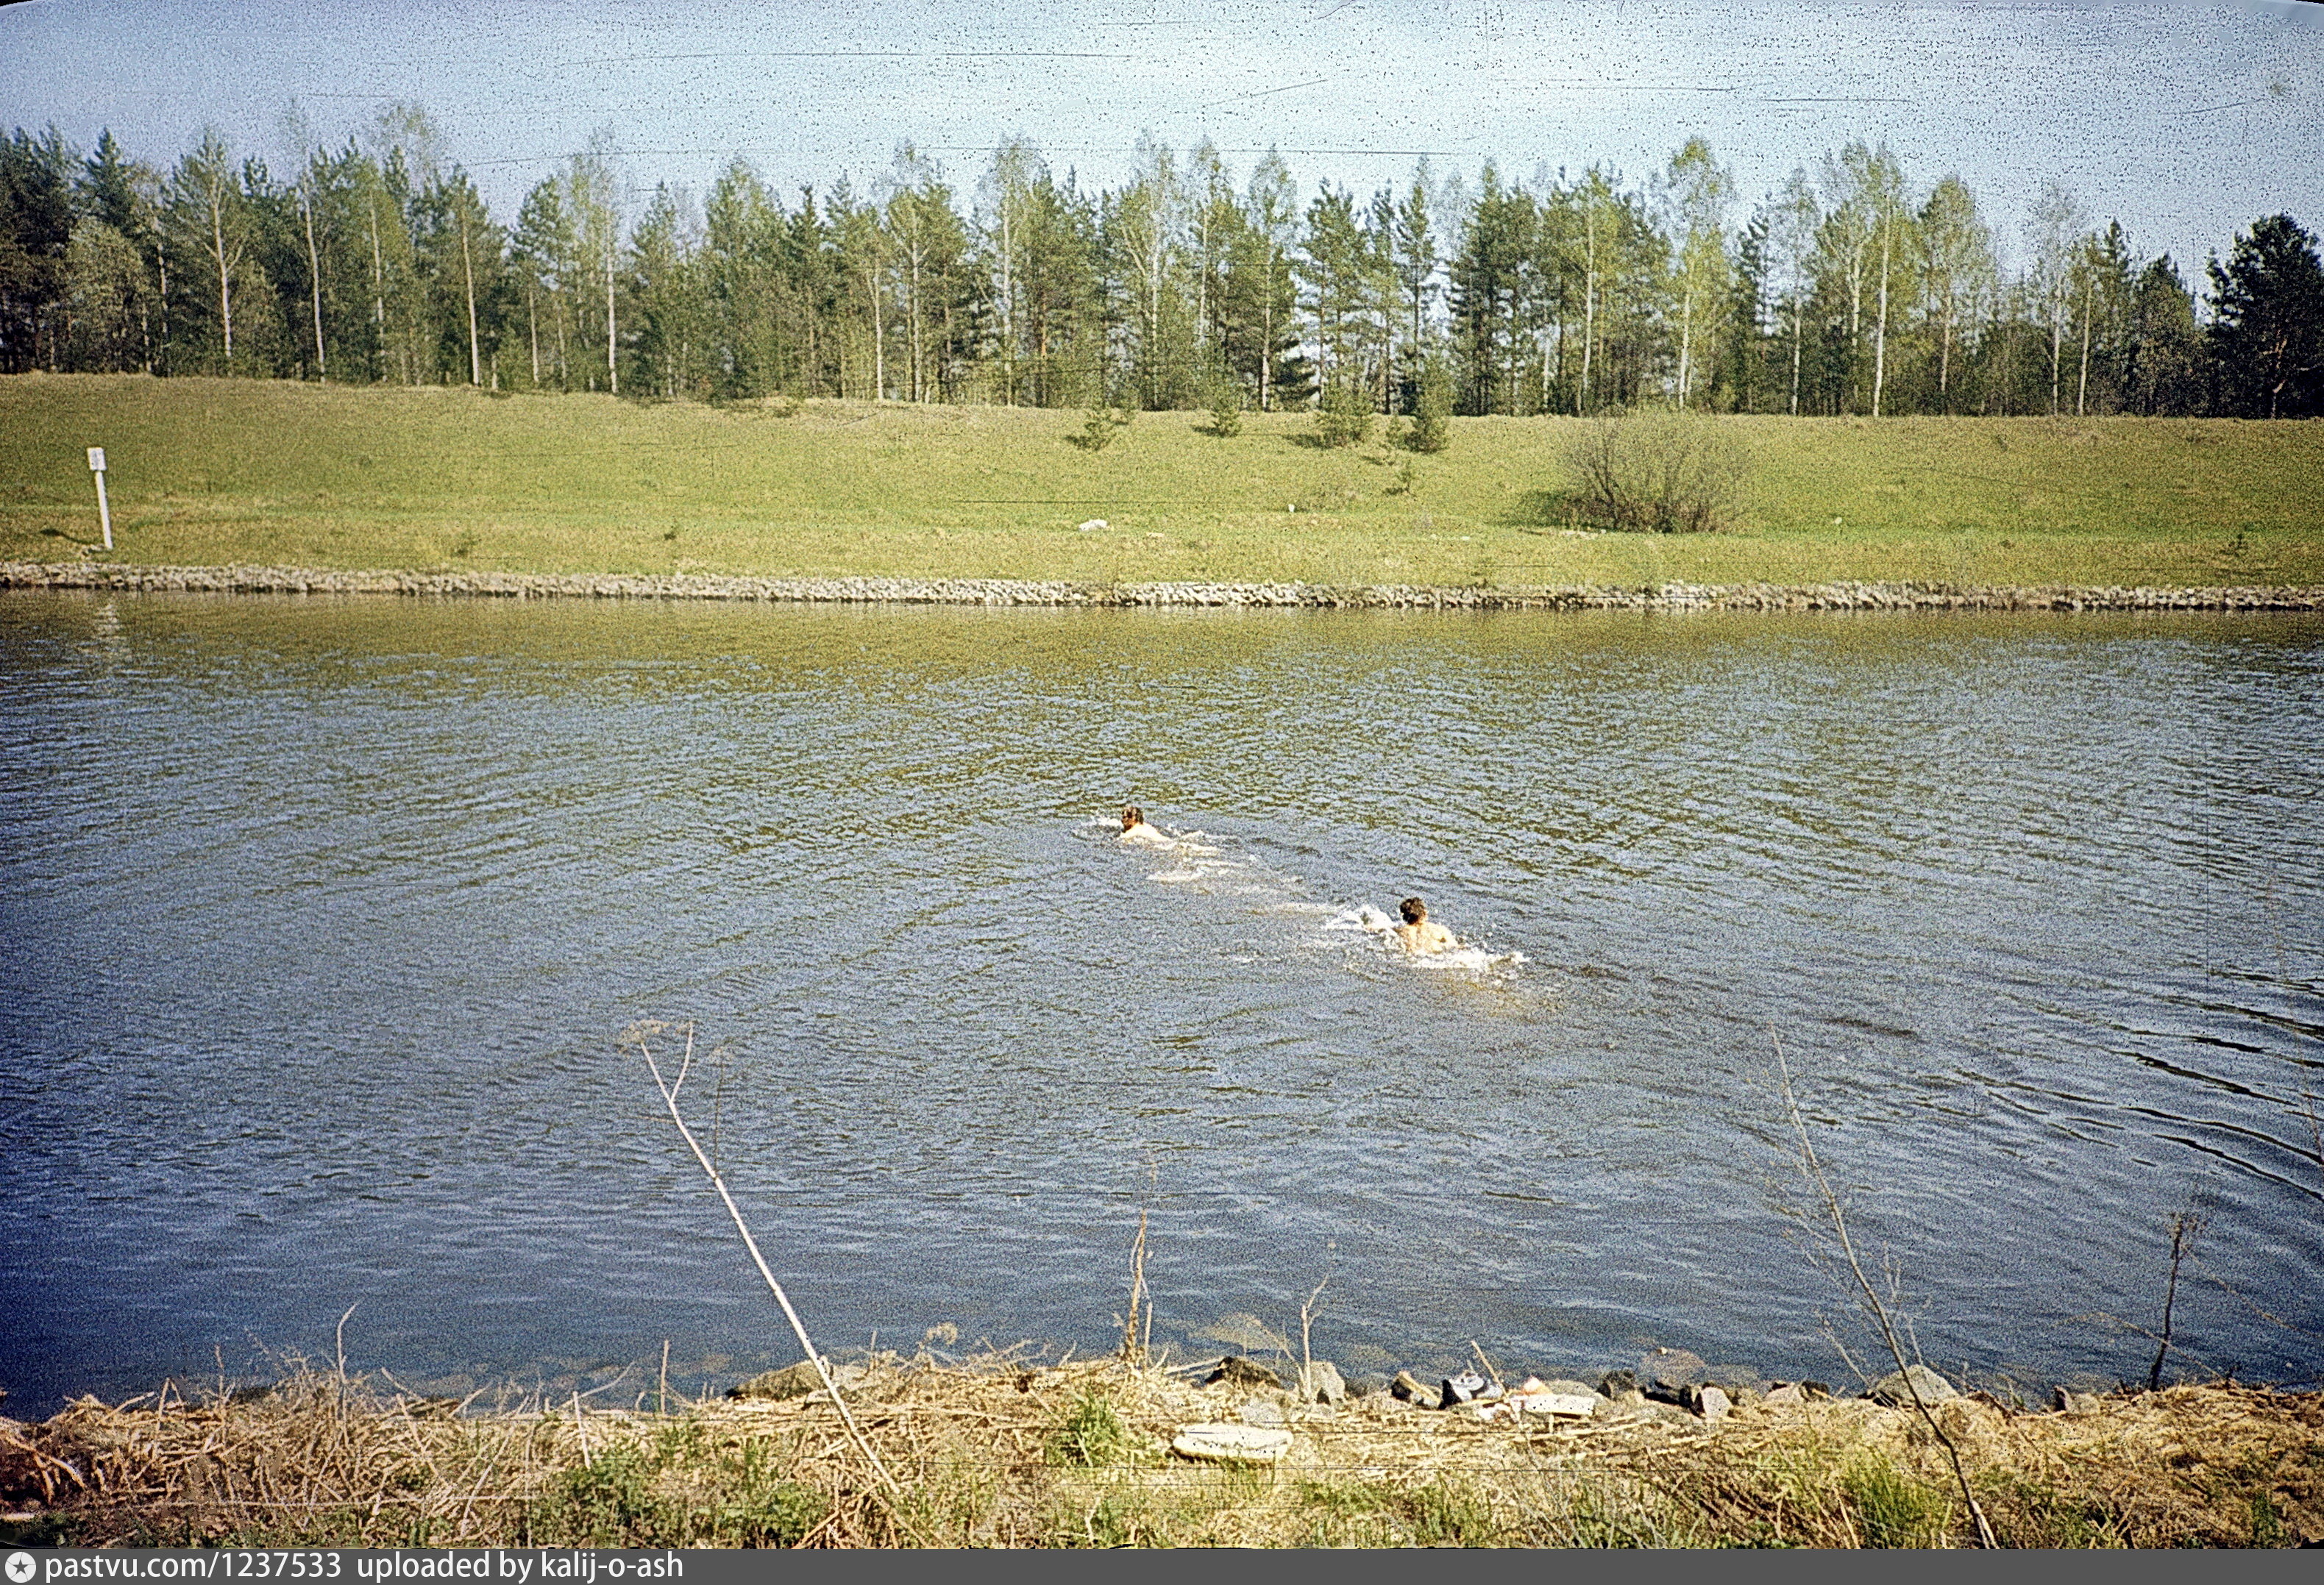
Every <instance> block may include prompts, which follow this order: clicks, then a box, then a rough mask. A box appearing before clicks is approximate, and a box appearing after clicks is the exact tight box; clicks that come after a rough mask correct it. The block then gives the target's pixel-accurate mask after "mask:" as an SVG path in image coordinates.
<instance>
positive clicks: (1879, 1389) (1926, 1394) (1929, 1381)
mask: <svg viewBox="0 0 2324 1585" xmlns="http://www.w3.org/2000/svg"><path fill="white" fill-rule="evenodd" d="M1908 1382H1909V1383H1910V1385H1909V1386H1908V1385H1907V1383H1908ZM1915 1393H1917V1394H1919V1395H1920V1399H1921V1402H1923V1403H1924V1404H1927V1405H1932V1406H1933V1405H1938V1404H1941V1403H1944V1402H1946V1401H1947V1400H1949V1399H1951V1398H1957V1397H1959V1396H1960V1392H1959V1391H1957V1390H1956V1389H1955V1388H1954V1387H1953V1384H1952V1383H1951V1382H1950V1381H1947V1380H1946V1379H1945V1378H1943V1377H1941V1376H1940V1375H1938V1374H1937V1373H1936V1372H1935V1371H1933V1370H1932V1369H1930V1368H1928V1367H1927V1366H1926V1365H1914V1366H1911V1367H1909V1368H1906V1369H1904V1370H1892V1371H1890V1372H1889V1373H1888V1374H1887V1375H1886V1376H1884V1377H1882V1378H1880V1379H1879V1380H1877V1381H1876V1382H1874V1383H1873V1384H1872V1385H1871V1386H1870V1387H1867V1389H1866V1390H1865V1394H1864V1396H1866V1397H1867V1398H1870V1399H1871V1400H1872V1401H1873V1402H1874V1403H1876V1404H1886V1405H1888V1407H1890V1408H1892V1409H1909V1408H1911V1407H1912V1406H1913V1396H1914V1394H1915Z"/></svg>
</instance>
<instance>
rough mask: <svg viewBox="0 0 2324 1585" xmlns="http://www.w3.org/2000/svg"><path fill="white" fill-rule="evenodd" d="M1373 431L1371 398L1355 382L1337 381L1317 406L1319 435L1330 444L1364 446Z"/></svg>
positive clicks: (1317, 434)
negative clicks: (1338, 383) (1356, 386)
mask: <svg viewBox="0 0 2324 1585" xmlns="http://www.w3.org/2000/svg"><path fill="white" fill-rule="evenodd" d="M1371 432H1372V404H1371V399H1370V398H1369V397H1368V396H1366V395H1365V394H1364V393H1363V392H1360V391H1359V390H1357V389H1356V388H1355V387H1354V386H1352V385H1334V386H1333V387H1332V389H1331V390H1329V391H1327V392H1324V393H1323V404H1322V405H1321V406H1319V407H1318V408H1316V410H1315V438H1316V439H1317V440H1318V441H1319V442H1321V443H1322V444H1323V445H1325V446H1330V447H1341V446H1360V445H1362V444H1363V442H1364V438H1365V437H1367V436H1369V434H1370V433H1371Z"/></svg>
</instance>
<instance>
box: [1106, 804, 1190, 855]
mask: <svg viewBox="0 0 2324 1585" xmlns="http://www.w3.org/2000/svg"><path fill="white" fill-rule="evenodd" d="M1119 840H1120V841H1122V842H1134V843H1138V844H1139V846H1140V847H1149V848H1167V847H1175V846H1176V843H1173V842H1172V841H1171V840H1170V839H1169V838H1168V837H1167V836H1165V835H1163V834H1161V833H1160V832H1158V831H1157V830H1155V829H1154V827H1152V826H1151V825H1148V824H1146V811H1145V810H1143V809H1141V808H1139V806H1137V805H1136V804H1132V805H1130V807H1128V808H1126V809H1124V810H1123V811H1122V812H1121V836H1120V839H1119Z"/></svg>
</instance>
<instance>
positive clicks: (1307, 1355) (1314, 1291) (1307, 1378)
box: [1299, 1246, 1336, 1403]
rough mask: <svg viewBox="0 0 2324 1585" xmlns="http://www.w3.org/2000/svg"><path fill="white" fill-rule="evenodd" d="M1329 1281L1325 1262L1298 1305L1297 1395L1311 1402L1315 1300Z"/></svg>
mask: <svg viewBox="0 0 2324 1585" xmlns="http://www.w3.org/2000/svg"><path fill="white" fill-rule="evenodd" d="M1333 1248H1336V1246H1333ZM1331 1281H1332V1267H1330V1265H1329V1264H1326V1265H1325V1266H1324V1267H1323V1276H1322V1277H1321V1278H1319V1279H1318V1280H1317V1281H1316V1284H1315V1286H1314V1287H1313V1288H1311V1289H1309V1290H1308V1293H1307V1297H1306V1298H1305V1300H1304V1301H1303V1302H1302V1303H1301V1304H1300V1306H1299V1396H1301V1397H1303V1398H1305V1399H1307V1400H1308V1401H1309V1402H1311V1403H1312V1402H1314V1399H1313V1397H1312V1396H1310V1395H1311V1394H1313V1393H1314V1390H1315V1387H1314V1382H1315V1348H1314V1330H1315V1314H1316V1311H1315V1301H1316V1300H1318V1299H1320V1298H1322V1297H1323V1290H1324V1288H1326V1287H1328V1286H1330V1285H1331Z"/></svg>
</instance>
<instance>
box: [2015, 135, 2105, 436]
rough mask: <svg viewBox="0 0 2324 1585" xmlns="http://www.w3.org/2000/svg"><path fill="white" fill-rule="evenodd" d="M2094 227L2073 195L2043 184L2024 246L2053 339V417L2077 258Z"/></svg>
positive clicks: (2034, 290) (2031, 283)
mask: <svg viewBox="0 0 2324 1585" xmlns="http://www.w3.org/2000/svg"><path fill="white" fill-rule="evenodd" d="M2088 231H2089V219H2088V217H2086V216H2085V214H2084V212H2083V210H2082V207H2081V205H2080V204H2079V203H2077V202H2075V200H2074V196H2073V195H2072V194H2071V193H2070V192H2068V191H2067V190H2066V189H2064V188H2062V187H2061V186H2059V185H2058V183H2056V182H2055V181H2045V182H2043V184H2042V194H2041V197H2040V198H2037V199H2036V200H2035V201H2034V205H2033V217H2032V218H2031V220H2030V222H2029V223H2028V225H2027V227H2026V233H2025V241H2026V246H2027V250H2028V252H2029V253H2030V254H2031V267H2030V269H2029V270H2028V272H2027V277H2026V284H2027V287H2028V289H2029V290H2030V292H2031V294H2032V296H2033V299H2034V301H2035V302H2036V303H2037V304H2039V305H2040V312H2041V314H2042V317H2043V329H2044V330H2045V331H2046V333H2047V334H2048V336H2049V338H2050V416H2051V417H2052V418H2055V417H2057V416H2058V413H2059V411H2060V408H2061V403H2060V391H2059V379H2060V373H2061V368H2062V362H2063V356H2064V351H2065V343H2066V334H2067V330H2068V328H2069V327H2070V326H2071V325H2072V323H2073V318H2074V258H2075V253H2076V252H2077V250H2078V249H2079V248H2080V244H2081V241H2082V238H2083V236H2084V235H2085V234H2086V233H2087V232H2088Z"/></svg>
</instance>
